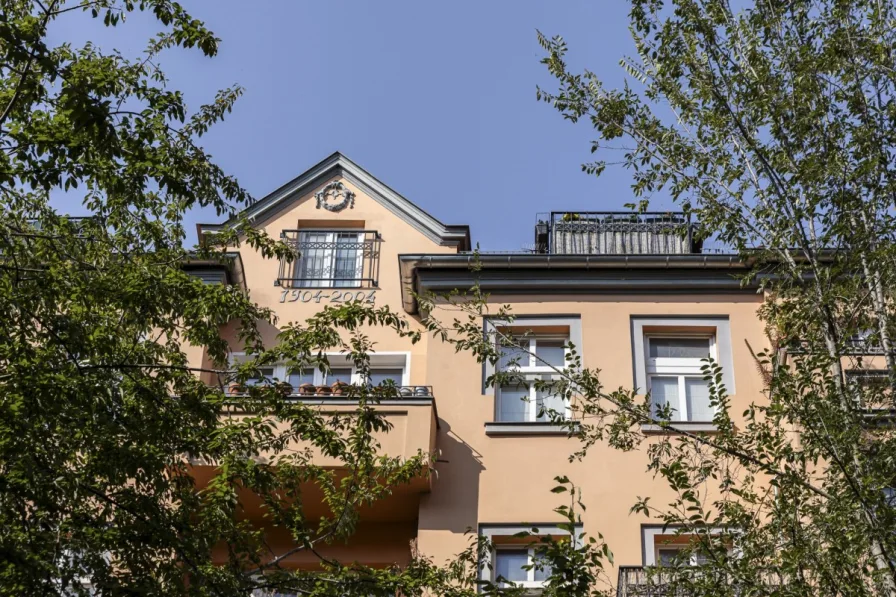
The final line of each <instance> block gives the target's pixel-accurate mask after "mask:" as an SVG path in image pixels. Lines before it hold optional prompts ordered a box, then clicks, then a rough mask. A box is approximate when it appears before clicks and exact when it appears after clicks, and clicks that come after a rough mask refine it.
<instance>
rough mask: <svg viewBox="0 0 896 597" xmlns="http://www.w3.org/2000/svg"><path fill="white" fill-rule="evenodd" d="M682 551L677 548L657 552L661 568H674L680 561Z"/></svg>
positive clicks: (657, 561)
mask: <svg viewBox="0 0 896 597" xmlns="http://www.w3.org/2000/svg"><path fill="white" fill-rule="evenodd" d="M680 553H681V550H679V549H677V548H675V547H667V548H660V549H658V550H656V555H657V559H656V563H657V564H659V565H660V566H673V565H675V563H676V562H677V561H678V559H679V556H680Z"/></svg>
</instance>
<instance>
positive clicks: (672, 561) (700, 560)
mask: <svg viewBox="0 0 896 597" xmlns="http://www.w3.org/2000/svg"><path fill="white" fill-rule="evenodd" d="M686 549H687V546H685V545H665V546H663V547H658V548H657V550H656V565H657V566H680V565H682V564H685V565H688V566H702V565H704V564H706V563H707V562H708V561H709V558H708V557H707V556H706V554H704V553H701V552H700V551H694V550H692V551H690V553H685V550H686ZM685 558H687V559H685Z"/></svg>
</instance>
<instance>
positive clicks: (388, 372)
mask: <svg viewBox="0 0 896 597" xmlns="http://www.w3.org/2000/svg"><path fill="white" fill-rule="evenodd" d="M403 377H404V370H403V369H399V368H392V367H383V368H380V369H371V370H370V374H369V375H368V377H367V383H368V385H371V386H374V387H376V386H384V385H387V384H391V385H394V386H400V385H402V383H401V382H402V379H403Z"/></svg>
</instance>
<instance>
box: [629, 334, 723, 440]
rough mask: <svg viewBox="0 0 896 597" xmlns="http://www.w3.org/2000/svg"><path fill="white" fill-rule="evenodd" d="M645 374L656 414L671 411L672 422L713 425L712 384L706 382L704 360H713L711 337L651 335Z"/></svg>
mask: <svg viewBox="0 0 896 597" xmlns="http://www.w3.org/2000/svg"><path fill="white" fill-rule="evenodd" d="M645 343H646V345H647V358H646V371H647V382H648V386H647V387H648V390H649V391H650V397H651V402H652V403H653V405H654V407H655V409H656V412H661V411H662V410H663V409H665V408H666V407H668V408H669V409H670V410H671V419H672V420H673V421H694V422H710V421H712V420H713V417H714V416H715V409H714V408H713V407H712V405H711V404H710V399H709V398H710V397H709V382H708V381H707V380H705V379H703V375H704V374H703V371H702V368H703V366H704V365H705V364H706V363H705V362H704V361H703V359H706V358H709V357H713V358H715V357H714V355H715V341H714V338H713V337H712V336H682V335H661V334H649V335H647V337H646V338H645Z"/></svg>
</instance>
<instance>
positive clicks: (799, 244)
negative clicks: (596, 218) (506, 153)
mask: <svg viewBox="0 0 896 597" xmlns="http://www.w3.org/2000/svg"><path fill="white" fill-rule="evenodd" d="M630 4H631V12H630V29H631V32H632V36H633V38H634V41H635V46H636V49H637V55H636V56H634V57H632V58H625V59H624V60H622V62H621V64H622V66H623V67H624V68H625V70H626V72H627V73H628V75H629V77H630V79H629V81H628V83H627V84H626V86H625V87H624V88H622V89H616V90H614V89H608V88H606V87H605V86H604V85H603V84H602V82H601V81H600V80H599V79H598V78H597V77H596V76H595V75H594V74H593V73H591V72H588V71H585V72H583V73H576V72H571V71H570V70H569V69H568V67H567V64H566V61H565V60H566V54H567V51H568V49H567V46H566V43H565V42H564V41H563V39H562V38H560V37H553V38H548V37H546V36H543V35H541V34H539V40H540V42H541V44H542V46H543V47H544V49H545V51H546V56H545V58H544V60H543V62H544V64H545V65H546V67H547V68H548V70H549V72H550V73H551V74H552V75H553V76H554V77H555V79H556V82H557V88H556V89H553V90H544V89H539V92H538V95H539V98H540V99H543V100H544V101H546V102H549V103H550V104H552V105H553V106H554V107H555V108H556V109H557V110H558V111H559V112H560V113H561V114H562V115H563V116H564V117H565V118H566V119H568V120H570V121H572V122H579V121H585V122H587V124H588V125H590V126H591V127H592V128H593V130H594V133H595V140H594V142H593V144H592V147H591V150H592V152H594V153H595V154H596V156H597V161H594V162H590V163H587V164H585V165H584V166H583V169H584V170H585V171H586V172H588V173H591V174H595V175H600V174H601V173H602V172H603V171H604V169H605V168H606V166H607V164H608V163H609V162H610V161H613V162H617V163H620V162H621V165H622V166H623V167H625V168H627V169H628V170H629V171H630V172H631V173H632V175H633V178H634V182H633V187H632V188H633V190H634V193H635V195H636V197H638V198H639V199H641V201H640V203H639V204H638V205H633V206H632V207H633V208H639V209H644V208H645V207H646V205H647V202H648V201H649V199H650V198H651V196H652V195H653V194H655V193H658V192H664V193H667V194H669V195H671V196H672V198H673V199H675V200H676V201H677V202H678V204H679V205H680V206H681V207H682V208H683V209H684V210H685V211H687V212H689V213H692V214H694V215H695V216H696V219H697V220H698V221H699V222H700V225H701V230H700V233H701V234H702V235H703V236H704V237H706V238H708V239H709V241H708V242H707V245H708V246H709V245H710V244H711V243H713V242H715V243H718V244H721V245H723V246H727V247H729V248H731V249H732V250H734V251H736V252H738V253H740V255H741V257H742V259H744V260H745V261H746V262H747V263H748V264H750V265H751V266H752V272H751V274H750V278H752V279H753V280H758V281H759V282H760V284H761V287H762V289H763V292H764V293H765V297H766V301H765V304H764V306H763V307H762V309H761V310H760V316H761V317H762V319H763V321H764V322H765V325H766V327H767V332H768V338H769V341H768V346H766V347H750V350H751V351H753V352H754V354H755V355H756V363H757V367H758V368H759V373H760V375H761V376H762V378H763V380H764V381H765V389H764V397H763V398H762V399H757V400H756V401H755V403H752V404H750V405H749V406H748V407H747V409H746V411H745V412H743V413H736V415H737V416H736V417H735V418H734V419H733V418H732V414H735V413H731V412H730V407H731V402H730V399H729V397H728V395H727V391H726V389H725V388H724V387H723V386H722V384H721V376H720V371H719V369H718V365H717V364H715V363H712V362H708V363H707V366H706V375H707V377H708V378H709V379H711V380H712V381H713V384H712V394H713V403H714V405H715V406H716V407H717V412H718V414H717V415H716V419H715V424H716V426H717V427H718V433H715V434H712V435H698V434H693V433H687V432H685V431H682V430H680V429H675V426H674V424H671V423H670V422H669V421H668V414H669V413H655V412H651V410H650V407H649V405H647V404H646V403H645V402H644V400H643V399H641V398H639V397H638V396H637V395H636V393H635V392H634V391H631V390H624V389H621V390H617V391H612V390H607V389H605V388H603V387H602V386H601V385H600V382H599V379H600V376H599V371H587V370H586V371H582V372H581V373H577V374H570V375H567V377H566V382H565V383H566V384H567V386H566V390H567V391H568V393H569V394H570V396H575V397H576V398H577V401H578V404H579V406H578V407H577V413H578V418H579V419H580V421H579V422H578V425H579V428H580V429H581V437H582V439H583V444H582V449H581V451H580V452H579V455H581V454H583V453H585V452H587V450H588V448H589V447H590V446H591V445H593V443H594V442H597V441H609V442H610V443H611V444H613V445H614V446H616V447H618V448H620V449H625V450H628V449H632V448H633V447H634V446H636V445H639V444H640V443H642V441H643V440H642V438H641V436H640V435H639V434H638V426H639V425H640V424H641V423H645V422H652V423H655V424H660V425H664V426H666V427H667V430H668V431H669V434H668V435H666V436H665V437H664V439H662V440H660V441H655V442H650V445H649V448H648V450H649V454H650V470H651V471H653V472H654V473H656V474H657V475H658V476H660V477H662V478H664V479H665V480H666V482H667V485H669V487H671V488H672V489H673V490H674V491H675V492H676V495H677V496H678V497H677V499H676V500H674V501H673V502H672V503H670V504H655V503H653V502H652V501H650V499H649V496H644V497H643V499H642V500H641V501H639V502H638V503H637V504H635V510H636V511H641V512H644V513H649V514H651V515H652V516H655V517H660V518H661V519H662V520H664V521H665V522H666V523H668V524H670V525H676V526H677V528H680V529H681V531H682V532H685V533H688V534H692V535H694V536H696V537H697V542H696V544H695V545H694V546H693V549H694V550H699V551H701V552H702V553H703V554H704V555H705V557H706V558H707V560H708V562H709V563H708V564H707V565H706V566H704V567H702V568H701V570H700V571H699V573H694V572H693V571H685V570H683V569H682V570H680V571H679V572H680V573H679V574H672V575H671V576H670V574H669V571H668V570H667V571H665V572H664V574H663V582H666V583H669V584H670V587H669V588H668V590H670V591H672V590H680V591H686V593H674V594H692V595H704V594H705V595H725V594H731V595H735V594H737V595H743V594H755V595H763V594H776V595H894V594H896V565H894V562H896V518H894V510H893V508H892V507H891V506H892V503H891V499H892V498H891V496H892V491H891V490H890V488H892V487H893V486H894V482H896V465H894V456H896V451H894V448H896V445H894V437H893V433H892V419H891V413H892V411H893V408H894V406H896V405H894V404H893V396H894V392H893V390H894V389H896V362H894V348H893V333H894V330H896V325H894V324H896V318H894V307H893V293H892V289H893V288H894V287H896V268H894V265H893V264H894V242H893V241H894V232H896V228H894V218H893V213H894V209H896V202H894V199H896V162H894V155H896V137H894V131H896V70H894V67H896V62H894V54H893V51H894V48H896V26H894V25H896V14H894V6H893V5H892V3H887V2H877V1H875V0H868V1H865V0H843V1H841V0H829V1H828V0H805V1H804V0H795V1H791V2H764V1H757V2H747V3H729V2H728V1H727V0H669V1H666V2H663V1H661V0H631V3H630ZM607 156H612V158H610V157H607ZM869 352H870V353H873V354H875V355H877V356H874V357H869V356H868V353H869ZM867 369H876V370H878V372H879V374H880V375H879V376H878V377H877V379H878V380H880V381H879V382H878V383H873V384H868V383H852V381H851V380H855V379H858V380H861V377H853V376H852V375H851V374H852V373H854V372H855V370H860V371H864V370H867ZM851 370H852V371H851ZM872 373H873V372H872ZM664 415H665V416H664ZM711 529H715V530H716V531H717V532H712V531H711ZM670 594H672V593H670Z"/></svg>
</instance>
